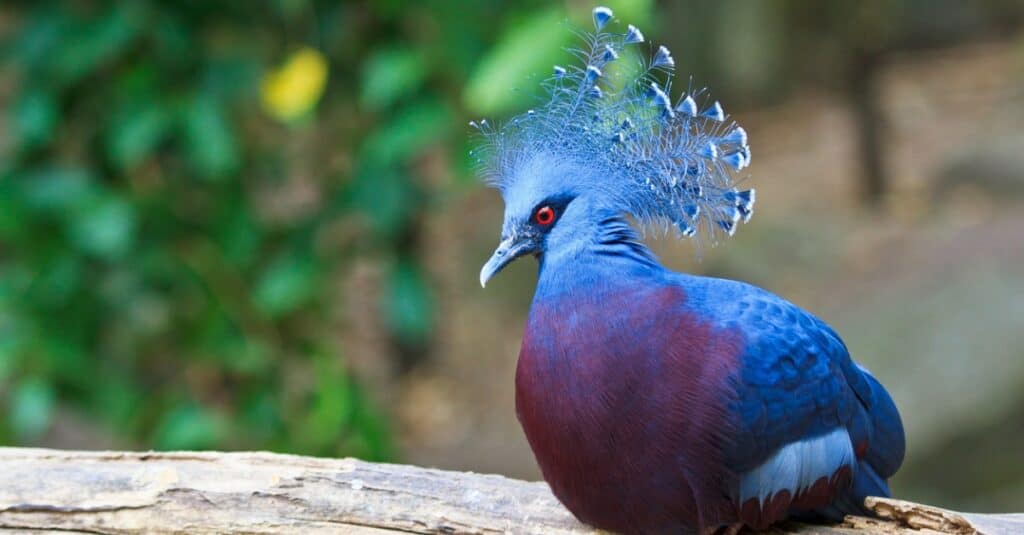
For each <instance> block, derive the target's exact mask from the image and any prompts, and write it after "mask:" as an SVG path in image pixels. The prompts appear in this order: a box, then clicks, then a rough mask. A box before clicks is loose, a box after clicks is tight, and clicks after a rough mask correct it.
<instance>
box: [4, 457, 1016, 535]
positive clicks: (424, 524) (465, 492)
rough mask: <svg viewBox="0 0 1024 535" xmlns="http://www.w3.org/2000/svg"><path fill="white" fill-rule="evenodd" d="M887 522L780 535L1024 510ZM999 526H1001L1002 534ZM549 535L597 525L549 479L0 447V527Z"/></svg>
mask: <svg viewBox="0 0 1024 535" xmlns="http://www.w3.org/2000/svg"><path fill="white" fill-rule="evenodd" d="M872 507H875V510H877V511H879V512H880V514H882V515H884V516H886V517H889V518H893V519H894V520H892V521H886V520H873V519H863V518H851V519H850V520H849V521H848V522H846V523H844V524H842V525H839V526H830V527H824V526H805V525H800V524H795V523H794V524H789V525H786V526H783V528H782V531H778V532H776V533H802V534H810V533H815V534H821V535H839V534H845V535H850V534H856V533H888V534H901V535H910V534H915V535H920V534H921V533H922V532H921V531H915V530H914V529H913V528H914V527H921V528H927V529H931V530H935V531H938V532H940V533H942V532H945V533H971V532H972V531H971V530H973V529H976V528H979V529H981V532H983V533H986V534H991V535H1002V534H1004V533H1021V532H1022V531H1024V515H1002V516H996V515H963V514H959V513H953V512H950V511H942V510H938V509H934V508H929V507H925V506H920V505H917V504H910V503H907V502H899V501H894V500H877V501H876V502H873V504H872ZM1000 530H1002V531H1000ZM29 531H31V532H32V533H38V532H39V531H55V532H56V531H59V532H62V533H101V534H136V533H139V534H141V533H147V534H148V533H158V534H186V533H188V534H206V533H226V532H229V533H304V534H305V533H309V534H315V533H339V532H341V533H357V534H376V535H383V534H386V533H393V532H410V533H554V534H582V533H592V532H593V531H592V530H590V529H588V528H587V527H586V526H583V525H581V524H580V523H579V522H577V521H576V520H575V519H574V518H573V517H572V515H570V514H569V513H568V512H567V511H566V510H565V509H564V508H562V506H561V505H559V504H558V502H557V501H556V500H555V498H554V497H553V496H552V495H551V492H550V491H549V490H548V488H547V486H546V485H545V484H544V483H528V482H525V481H517V480H513V479H507V478H504V477H501V476H495V475H481V474H474V473H464V472H448V471H443V470H433V469H427V468H419V467H414V466H405V465H396V464H375V463H367V462H363V461H359V460H356V459H318V458H311V457H299V456H294V455H280V454H273V453H259V452H258V453H218V452H195V453H193V452H177V453H157V452H149V453H128V452H79V451H57V450H43V449H22V448H0V533H13V532H22V533H24V532H29Z"/></svg>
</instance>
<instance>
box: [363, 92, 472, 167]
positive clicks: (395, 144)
mask: <svg viewBox="0 0 1024 535" xmlns="http://www.w3.org/2000/svg"><path fill="white" fill-rule="evenodd" d="M451 125H452V114H451V112H450V111H449V110H448V108H446V107H445V106H444V105H443V104H441V103H439V102H435V101H432V100H424V101H418V102H414V103H413V104H410V105H409V106H407V107H405V108H403V109H402V110H401V111H399V112H398V113H397V114H396V115H395V116H394V117H393V118H392V119H391V120H390V121H388V122H387V123H385V124H384V125H383V126H381V127H380V128H378V129H377V130H376V131H374V132H373V134H371V135H370V137H369V138H368V139H367V140H366V145H365V146H364V147H363V151H364V153H365V157H366V158H368V159H369V160H370V163H372V164H379V165H383V164H386V163H393V162H394V161H395V160H404V159H406V158H408V157H410V156H412V155H414V154H415V153H417V152H419V151H420V150H422V149H423V148H424V147H426V146H429V145H431V144H433V143H438V142H440V141H441V140H442V139H444V137H445V136H447V135H448V132H449V130H450V128H451Z"/></svg>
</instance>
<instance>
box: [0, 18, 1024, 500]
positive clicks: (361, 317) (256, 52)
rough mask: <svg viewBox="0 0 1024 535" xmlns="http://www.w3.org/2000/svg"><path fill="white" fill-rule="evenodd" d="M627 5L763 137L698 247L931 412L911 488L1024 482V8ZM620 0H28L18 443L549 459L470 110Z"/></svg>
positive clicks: (510, 462)
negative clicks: (526, 418) (528, 427)
mask: <svg viewBox="0 0 1024 535" xmlns="http://www.w3.org/2000/svg"><path fill="white" fill-rule="evenodd" d="M608 4H609V5H610V6H611V7H612V8H613V9H614V10H615V13H616V15H617V16H618V18H619V19H620V20H622V22H623V23H625V22H630V23H634V24H637V25H638V26H639V27H640V28H641V29H642V30H643V31H644V33H645V34H646V35H647V37H648V40H649V41H654V42H657V43H664V44H666V45H668V46H669V48H671V50H672V51H673V53H674V55H675V58H676V63H677V65H678V68H679V71H680V73H681V76H683V77H686V76H688V75H692V77H693V80H694V85H697V86H704V85H706V86H708V87H710V88H711V89H712V91H713V94H714V95H715V96H716V97H717V98H719V99H721V100H722V102H723V103H724V105H725V107H726V111H727V112H729V113H730V114H732V115H733V117H734V118H735V119H736V120H738V121H739V122H741V123H742V124H743V125H744V126H745V127H746V128H747V130H748V132H749V134H750V140H751V145H752V146H753V153H754V158H753V165H752V167H750V168H749V173H750V182H749V184H751V185H752V186H755V187H756V188H757V189H758V207H757V214H756V217H755V218H754V220H753V222H752V224H750V225H747V226H745V227H743V228H742V229H741V230H740V232H739V233H738V235H737V237H736V238H735V239H733V240H731V241H729V242H728V243H725V244H723V245H721V246H719V247H716V248H710V249H706V250H703V251H702V252H701V255H700V257H699V259H698V257H697V255H695V254H694V248H693V246H692V245H691V244H689V243H679V242H675V241H672V240H659V239H654V238H652V241H653V242H654V246H655V249H656V251H657V252H658V253H659V254H660V255H661V257H662V259H663V260H664V261H665V263H666V264H668V265H669V266H671V267H673V268H675V269H678V270H686V271H690V272H696V273H703V274H709V275H716V276H724V277H732V278H738V279H742V280H746V281H749V282H752V283H755V284H758V285H761V286H763V287H766V288H768V289H769V290H771V291H774V292H776V293H779V294H781V295H783V296H786V297H787V298H789V299H791V300H793V301H794V302H796V303H797V304H799V305H801V306H803V307H805V308H807V309H809V310H811V311H813V312H815V313H816V314H818V315H819V316H821V317H823V318H824V319H825V320H826V321H828V322H830V323H831V324H833V325H834V326H835V327H836V328H837V330H838V331H839V332H840V333H842V335H843V336H844V338H845V340H846V342H847V343H848V345H849V347H850V348H851V351H852V352H853V354H854V356H855V357H856V358H858V359H859V360H860V361H861V362H863V363H865V364H866V365H867V366H868V367H869V368H871V369H872V370H873V371H874V372H875V374H876V375H878V376H879V377H880V378H881V380H882V381H883V382H884V383H885V384H886V385H887V386H888V387H889V388H890V390H891V391H892V392H893V394H894V396H895V398H896V401H897V403H898V405H899V406H900V408H901V409H902V411H903V415H904V418H905V422H906V427H907V432H908V440H909V452H908V455H907V462H906V464H905V466H904V469H903V470H902V472H901V473H900V474H899V475H898V476H897V478H896V480H895V482H894V490H895V492H896V493H897V494H898V495H900V496H901V497H905V498H909V499H916V500H923V501H927V502H930V503H933V504H936V505H942V506H948V507H954V508H961V509H970V510H978V511H998V510H1016V511H1020V510H1024V453H1022V452H1024V129H1022V127H1021V125H1022V124H1024V30H1022V29H1024V3H1022V2H1020V1H1015V0H976V1H970V0H962V1H953V0H927V1H925V0H907V1H902V2H896V1H892V2H889V1H877V0H872V1H863V2H853V1H835V2H817V1H811V0H807V1H796V0H758V1H746V0H723V1H719V2H714V3H712V2H697V1H673V2H662V3H660V4H659V3H655V2H653V1H651V0H629V1H627V0H622V1H609V2H608ZM592 7H593V5H592V4H591V3H589V2H582V1H578V0H572V1H567V2H554V3H552V2H541V1H529V2H512V1H500V0H484V1H470V0H433V1H423V2H416V3H405V2H400V1H397V0H380V1H367V2H342V3H336V2H326V1H311V0H277V1H270V0H266V1H257V2H251V1H241V0H237V1H223V2H214V1H205V0H179V1H175V2H167V1H156V0H138V1H133V2H98V1H97V2H92V1H86V0H67V1H45V2H30V1H10V0H8V1H6V2H4V4H3V7H0V121H2V127H0V444H4V445H38V446H48V447H61V448H88V449H93V448H130V449H144V448H157V449H181V448H216V449H226V450H238V449H267V450H274V451H281V452H294V453H301V454H311V455H326V456H342V455H355V456H359V457H362V458H366V459H374V460H381V459H383V460H392V461H399V462H408V463H416V464H421V465H429V466H437V467H443V468H455V469H467V470H475V471H480V472H498V473H502V474H507V475H510V476H514V477H522V478H531V479H534V478H538V477H539V473H538V471H537V468H536V467H535V465H534V461H533V458H532V455H531V453H530V451H529V449H528V447H527V445H526V442H525V440H524V438H523V436H522V434H521V431H520V429H519V426H518V423H517V422H516V419H515V415H514V410H513V370H514V366H515V360H516V355H517V352H518V345H519V340H520V336H521V334H522V330H523V322H524V318H525V315H526V312H527V307H528V304H529V301H530V299H531V296H532V291H533V284H534V278H535V276H536V268H535V266H533V265H532V264H533V263H532V262H530V261H521V262H518V263H517V264H516V265H514V266H512V267H511V268H510V269H509V270H507V272H505V273H503V274H502V275H501V276H500V277H499V278H497V279H496V280H495V281H494V282H493V283H492V284H491V285H490V287H488V289H487V290H486V291H483V290H481V289H480V287H479V284H478V282H477V273H478V270H479V267H480V265H481V263H482V262H483V261H484V260H485V259H486V258H487V256H488V255H489V253H490V251H491V250H492V248H493V246H494V245H495V244H496V241H497V237H498V233H499V226H500V219H501V211H502V206H501V202H500V198H499V196H498V194H497V193H495V192H494V191H491V190H487V189H486V188H484V187H483V186H481V185H479V184H478V183H477V182H476V181H475V179H474V177H473V176H472V170H471V166H470V164H469V158H468V156H467V152H468V150H469V148H470V147H471V142H470V141H469V138H470V136H469V129H468V127H467V126H466V122H467V121H468V120H469V119H470V118H479V117H482V116H486V117H490V118H492V119H500V118H503V117H508V116H509V115H510V114H512V113H515V112H521V111H522V110H524V109H525V108H526V107H528V106H530V105H531V103H532V102H533V99H534V98H535V96H534V95H535V94H536V92H535V88H536V86H537V84H538V82H539V80H540V79H541V78H542V77H543V76H546V74H547V73H548V72H550V66H551V64H553V63H556V62H561V61H564V60H565V58H566V52H565V51H564V48H565V47H567V46H571V45H572V44H573V43H574V37H573V34H572V28H573V27H585V28H587V27H589V18H590V10H591V8H592ZM682 85H686V84H685V83H684V84H682Z"/></svg>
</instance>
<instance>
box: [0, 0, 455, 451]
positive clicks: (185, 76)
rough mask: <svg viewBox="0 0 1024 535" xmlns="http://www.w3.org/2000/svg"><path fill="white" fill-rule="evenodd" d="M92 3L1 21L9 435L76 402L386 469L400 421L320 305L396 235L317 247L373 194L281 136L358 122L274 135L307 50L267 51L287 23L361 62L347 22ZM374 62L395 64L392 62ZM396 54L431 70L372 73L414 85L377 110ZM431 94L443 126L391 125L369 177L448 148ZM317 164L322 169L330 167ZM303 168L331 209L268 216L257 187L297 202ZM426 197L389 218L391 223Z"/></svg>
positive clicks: (171, 428) (194, 438)
mask: <svg viewBox="0 0 1024 535" xmlns="http://www.w3.org/2000/svg"><path fill="white" fill-rule="evenodd" d="M99 4H100V5H92V4H89V3H87V4H82V3H80V2H73V1H67V2H57V3H46V4H39V5H35V4H32V3H24V4H23V5H20V6H11V7H10V9H9V10H8V11H9V12H8V13H5V15H4V17H5V18H7V19H8V20H6V21H5V22H4V24H3V28H6V30H7V33H5V34H3V35H0V40H2V44H3V51H2V56H3V57H4V58H5V62H6V65H7V66H8V67H9V68H6V69H5V70H3V71H0V78H2V82H3V85H4V86H5V87H13V88H14V90H13V94H12V95H11V98H10V100H9V101H8V102H6V103H4V105H3V108H2V111H3V121H4V124H5V129H6V130H7V135H6V137H5V139H4V144H3V147H2V150H3V153H2V155H0V162H3V163H2V164H0V415H2V417H0V443H32V442H34V441H37V440H40V439H41V438H42V437H43V436H44V435H45V434H46V432H47V431H48V430H49V429H50V426H51V425H52V422H53V421H54V415H55V413H56V411H57V410H58V408H59V407H67V408H69V409H71V410H72V411H73V413H74V414H78V415H84V416H85V417H86V418H88V419H89V420H91V422H92V423H93V424H94V425H95V426H96V427H98V428H99V429H100V432H101V433H103V434H112V435H113V436H115V437H116V439H115V440H116V441H118V442H121V443H125V444H127V445H134V446H136V447H155V448H162V449H180V448H269V449H276V450H285V451H294V452H301V453H311V454H330V455H337V454H354V455H360V456H364V457H370V458H387V457H390V456H391V455H392V451H391V445H390V440H389V438H388V435H389V433H388V431H387V428H388V425H387V423H386V422H384V421H383V420H382V418H383V415H382V414H381V413H379V411H378V410H376V409H375V408H373V407H372V404H371V403H370V402H369V399H368V396H367V395H366V390H365V389H363V388H361V387H360V386H359V385H358V384H357V383H356V382H355V381H354V380H353V378H352V377H351V376H350V373H349V370H348V367H347V366H346V364H345V362H346V358H347V357H348V356H349V355H347V354H346V350H345V346H344V345H343V344H342V343H341V341H340V340H338V339H336V337H335V334H334V330H333V329H332V328H331V326H330V325H328V323H327V322H328V317H329V315H328V314H326V313H325V312H326V311H327V309H328V307H330V306H331V305H332V304H333V303H332V300H334V299H336V298H337V295H336V293H335V292H333V291H332V290H331V288H332V286H331V281H332V280H336V279H337V278H339V277H344V276H345V275H346V272H347V269H348V266H349V265H350V259H351V257H352V255H353V254H354V252H355V250H356V249H357V248H358V249H359V250H361V251H365V252H367V253H368V254H374V252H375V251H381V253H383V254H381V257H382V259H386V258H390V255H391V250H392V244H391V243H390V242H389V241H388V238H387V236H388V233H381V234H372V235H370V234H367V235H366V236H365V238H363V239H361V240H359V241H357V242H356V243H352V244H349V245H347V246H346V247H342V248H340V249H335V248H327V247H324V246H323V245H321V243H322V242H323V238H322V236H323V235H324V233H325V232H326V231H327V229H329V228H331V227H332V226H337V225H338V224H343V225H354V224H358V223H357V221H356V219H357V218H356V217H355V215H354V214H356V213H357V212H358V208H359V207H357V206H355V205H354V204H352V203H351V199H352V192H353V191H354V190H355V189H356V188H355V186H356V185H357V184H358V183H359V182H358V181H357V180H352V179H350V178H349V177H346V176H337V172H336V171H334V172H325V171H324V170H325V169H328V168H329V166H328V165H325V164H324V163H323V162H315V161H314V162H307V161H304V160H303V159H302V158H304V157H299V156H297V155H296V154H295V152H294V151H295V148H294V147H293V146H290V145H289V144H288V139H289V138H290V137H291V136H307V137H308V136H309V133H310V132H313V131H315V130H317V129H321V130H325V131H324V132H323V135H324V138H325V140H330V141H324V142H323V143H324V144H325V145H327V146H329V147H331V150H332V151H334V152H335V153H338V152H340V154H341V155H342V157H349V150H350V147H351V146H352V145H355V144H356V143H357V140H356V138H355V137H349V138H348V139H347V141H346V140H344V139H343V140H342V143H338V142H337V140H336V139H333V135H332V134H331V132H330V129H331V128H332V127H331V124H334V123H337V124H339V125H342V128H344V127H346V125H351V124H353V123H352V122H351V121H341V120H340V119H339V118H338V117H337V116H330V115H323V116H316V117H310V118H308V119H306V120H305V121H304V122H302V123H301V124H296V125H292V126H289V127H282V126H281V125H279V124H278V123H277V122H276V121H275V120H274V119H273V118H271V117H268V116H267V115H266V114H265V113H264V112H263V111H262V109H261V106H260V98H261V95H260V91H259V87H260V84H259V81H260V78H261V77H262V76H264V75H265V74H266V73H268V72H270V71H272V70H273V69H275V68H276V66H277V65H279V64H280V63H281V62H283V61H285V59H286V58H287V55H288V54H289V53H290V52H291V51H292V50H293V49H294V48H296V47H297V46H298V45H300V44H303V41H298V42H295V43H290V44H289V43H281V44H280V45H279V46H273V45H270V44H269V43H273V42H275V37H281V32H282V27H283V28H286V29H287V31H286V32H285V33H286V34H287V35H292V36H294V37H295V38H297V39H304V37H302V36H309V37H310V39H309V41H308V42H309V44H310V45H311V46H315V45H316V44H317V41H318V39H319V40H320V42H321V43H334V45H333V47H331V48H329V49H328V50H326V51H325V53H326V54H327V55H328V57H329V58H330V59H331V60H332V61H333V62H335V64H336V65H347V64H348V63H349V62H350V61H351V60H352V58H351V57H350V56H349V55H348V54H349V50H350V49H349V44H348V42H347V35H348V33H349V32H350V30H351V28H353V26H352V25H350V24H349V23H346V22H345V21H346V20H347V19H349V17H350V15H351V14H350V13H348V12H346V9H347V8H331V9H319V8H314V6H312V5H310V4H308V3H306V2H290V3H288V4H287V6H291V7H287V6H286V5H285V4H282V5H281V6H280V9H278V8H275V7H273V6H272V5H263V6H262V7H260V8H258V9H255V10H253V9H252V6H249V4H248V3H242V2H220V3H204V2H183V3H178V4H167V3H163V2H156V1H143V2H128V3H106V5H104V3H99ZM311 15H315V16H311ZM320 23H323V24H322V26H321V25H320ZM323 28H333V29H332V30H330V31H331V32H337V35H327V34H321V33H320V32H321V30H323ZM323 31H327V30H323ZM337 39H342V41H338V40H337ZM278 42H280V41H279V40H278ZM366 46H367V47H370V46H372V42H370V41H369V40H367V42H366ZM380 61H384V63H382V64H380V66H379V67H378V68H377V69H378V70H379V69H380V68H384V69H389V68H394V65H393V62H394V61H395V59H394V57H392V59H391V60H387V58H386V57H385V58H384V59H382V60H380ZM388 61H391V63H392V65H391V66H390V67H389V64H388ZM398 61H400V62H401V61H404V62H405V63H404V64H402V65H404V67H405V68H407V69H409V71H410V72H413V73H414V74H415V73H416V72H418V74H415V76H413V77H408V76H406V77H405V78H404V81H402V80H397V82H396V80H394V79H392V80H389V79H387V76H386V74H384V75H382V74H378V75H377V77H378V82H376V83H378V84H384V85H387V86H392V85H395V84H396V83H399V85H401V91H399V92H395V93H392V94H391V96H390V97H386V98H383V99H380V98H378V99H377V100H373V99H371V103H372V107H373V108H375V109H383V108H386V107H387V106H390V105H391V104H393V103H394V102H393V101H394V100H395V99H397V98H400V97H403V96H405V95H407V94H408V93H409V92H415V91H416V90H417V88H418V87H420V86H421V85H422V84H423V80H424V77H425V75H426V73H427V69H426V68H425V67H424V66H422V65H419V63H418V62H421V61H422V58H419V57H413V58H412V59H411V62H412V64H410V59H409V58H408V57H407V58H405V59H402V58H399V59H398ZM402 65H399V66H402ZM367 69H369V70H371V71H372V70H373V68H372V67H367ZM417 69H418V71H417ZM351 71H352V69H347V68H346V67H337V68H336V73H334V75H335V76H336V77H337V79H338V80H343V79H345V78H348V77H351V76H352V74H353V73H352V72H351ZM381 76H384V78H383V79H381ZM371 89H372V88H371ZM385 96H386V95H385ZM357 97H358V95H356V94H352V88H351V87H350V86H348V85H346V84H335V85H333V86H330V87H329V94H327V95H326V96H325V97H324V99H325V101H326V102H327V104H326V106H327V107H328V108H332V109H335V110H337V111H335V113H336V114H338V115H348V116H349V118H350V119H351V118H352V110H351V108H348V107H346V103H348V102H351V101H354V100H355V99H356V98H357ZM424 102H426V103H427V104H425V105H423V106H419V107H416V106H410V107H407V108H406V109H407V110H408V113H409V114H411V115H409V120H412V121H413V122H416V121H418V120H421V119H422V120H428V121H430V123H429V127H430V128H431V130H430V131H429V132H427V131H423V130H416V129H415V128H412V129H409V130H408V131H405V130H403V129H402V126H401V124H399V125H398V126H397V128H395V127H392V128H391V129H389V128H388V127H387V125H382V127H381V128H379V129H377V131H378V132H380V134H379V135H378V136H377V138H378V139H379V142H378V143H379V144H378V145H377V148H376V149H372V151H378V152H379V158H382V159H385V160H386V161H385V162H384V163H379V162H378V163H377V164H376V165H378V166H384V167H390V168H392V169H391V172H392V174H393V176H394V179H393V180H394V181H395V182H396V183H397V184H398V186H396V189H397V190H399V191H403V190H405V189H408V185H407V184H408V183H409V182H410V180H411V177H410V176H409V174H408V172H407V168H406V166H405V164H404V163H403V162H402V161H395V159H396V158H401V159H407V158H412V157H413V156H414V153H416V152H418V151H422V150H426V148H428V146H429V145H430V144H431V143H436V137H435V136H436V135H437V132H439V131H444V130H445V129H446V128H447V124H446V121H448V120H449V119H450V117H449V116H448V115H446V113H447V112H446V111H445V108H444V106H442V105H440V104H437V102H438V99H437V98H436V97H435V98H434V99H432V100H431V99H428V100H424ZM368 105H369V103H368ZM424 106H425V107H424ZM438 110H440V111H438ZM419 126H421V125H419V124H418V123H417V124H415V125H414V127H419ZM389 132H390V133H389ZM340 133H341V134H343V135H347V136H351V134H352V133H353V132H349V131H345V130H344V129H341V131H340ZM314 137H315V136H314ZM367 150H371V149H367ZM322 152H324V153H325V154H323V155H320V154H319V153H318V152H311V153H308V154H309V156H308V157H309V158H325V159H326V158H336V156H335V154H328V152H330V151H322ZM304 154H306V153H304ZM309 163H312V164H313V166H312V168H313V169H314V170H315V172H314V173H313V176H312V177H309V178H306V180H309V181H310V183H308V184H305V186H306V187H310V188H313V189H314V190H315V191H316V193H317V198H318V199H319V201H318V202H317V203H316V205H315V206H313V207H312V208H309V209H305V210H295V211H292V212H291V213H289V214H286V216H284V217H269V216H268V215H267V213H268V211H270V210H271V209H272V208H273V207H274V206H273V205H274V201H275V196H274V195H268V194H267V192H268V191H274V190H276V189H278V188H281V189H284V190H287V187H286V186H287V185H288V184H290V183H294V182H295V181H296V180H300V179H297V178H295V176H296V174H297V173H299V170H300V169H309V168H310V167H307V165H309ZM307 175H308V173H307ZM405 197H408V196H407V195H406V196H404V197H403V198H405ZM262 199H269V200H262ZM365 200H366V201H367V202H370V203H377V202H380V200H379V199H375V198H374V197H373V196H372V195H370V196H366V197H365ZM417 202H420V201H418V200H417V199H414V198H410V199H409V200H407V201H405V202H402V203H400V204H399V205H397V207H395V208H392V209H390V211H391V212H394V213H392V214H391V215H390V219H391V220H392V222H391V223H390V225H391V226H395V225H396V223H394V221H402V220H403V218H408V217H409V216H408V214H409V213H414V212H415V211H416V210H417V209H418V205H417ZM370 211H371V212H374V213H376V212H377V211H376V210H370ZM382 261H385V260H382ZM403 302H406V301H403ZM429 306H430V303H429V302H425V301H423V300H420V301H415V302H413V307H414V308H415V307H429ZM406 312H407V313H408V314H410V315H412V316H416V317H429V311H424V310H420V309H410V310H406ZM389 317H390V316H388V315H385V316H382V318H381V321H382V323H387V322H388V321H389V320H388V318H389ZM388 325H390V323H388Z"/></svg>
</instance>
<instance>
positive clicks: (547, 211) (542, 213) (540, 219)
mask: <svg viewBox="0 0 1024 535" xmlns="http://www.w3.org/2000/svg"><path fill="white" fill-rule="evenodd" d="M533 219H534V221H536V222H537V224H538V225H543V226H545V227H546V226H548V225H550V224H552V223H554V222H555V211H554V210H552V209H551V207H550V206H541V207H540V208H538V209H537V211H536V212H535V213H534V214H533Z"/></svg>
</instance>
